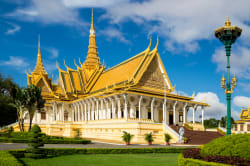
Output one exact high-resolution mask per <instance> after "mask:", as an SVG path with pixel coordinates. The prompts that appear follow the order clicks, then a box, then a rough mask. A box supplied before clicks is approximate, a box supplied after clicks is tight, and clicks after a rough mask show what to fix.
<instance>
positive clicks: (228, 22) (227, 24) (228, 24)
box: [225, 16, 231, 26]
mask: <svg viewBox="0 0 250 166" xmlns="http://www.w3.org/2000/svg"><path fill="white" fill-rule="evenodd" d="M225 25H226V26H230V25H231V22H230V21H229V17H228V16H227V21H226V22H225Z"/></svg>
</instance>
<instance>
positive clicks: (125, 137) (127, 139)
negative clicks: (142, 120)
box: [122, 131, 134, 145]
mask: <svg viewBox="0 0 250 166" xmlns="http://www.w3.org/2000/svg"><path fill="white" fill-rule="evenodd" d="M133 137H134V135H132V134H130V133H128V132H126V131H123V135H122V139H123V141H124V142H126V145H130V141H131V139H132V138H133Z"/></svg>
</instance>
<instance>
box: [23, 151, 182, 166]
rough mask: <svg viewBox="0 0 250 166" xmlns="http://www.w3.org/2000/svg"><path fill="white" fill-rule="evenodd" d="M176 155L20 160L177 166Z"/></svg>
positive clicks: (55, 165) (60, 165) (48, 165)
mask: <svg viewBox="0 0 250 166" xmlns="http://www.w3.org/2000/svg"><path fill="white" fill-rule="evenodd" d="M178 155H179V153H151V154H90V155H67V156H59V157H54V158H48V159H36V160H35V159H28V158H21V160H22V161H23V162H24V163H25V165H27V166H64V165H65V166H66V165H67V166H68V165H70V166H82V165H84V166H117V165H119V166H162V165H168V166H177V165H178V161H177V158H178Z"/></svg>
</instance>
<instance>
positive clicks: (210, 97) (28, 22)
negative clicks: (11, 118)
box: [0, 0, 250, 119]
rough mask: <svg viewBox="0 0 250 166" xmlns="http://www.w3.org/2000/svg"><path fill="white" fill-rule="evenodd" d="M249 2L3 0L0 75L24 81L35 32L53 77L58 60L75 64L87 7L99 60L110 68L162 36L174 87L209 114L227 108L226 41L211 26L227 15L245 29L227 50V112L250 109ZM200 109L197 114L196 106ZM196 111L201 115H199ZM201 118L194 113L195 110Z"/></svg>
mask: <svg viewBox="0 0 250 166" xmlns="http://www.w3.org/2000/svg"><path fill="white" fill-rule="evenodd" d="M249 6H250V2H249V1H247V0H242V1H240V3H239V2H238V1H233V0H221V1H218V0H210V1H200V0H192V1H188V2H187V1H184V0H177V1H171V0H146V1H142V0H140V1H129V0H102V1H98V0H84V1H81V0H0V72H1V73H3V75H4V76H11V77H12V78H14V81H15V82H17V83H18V84H20V85H21V86H26V75H25V70H27V71H29V69H30V70H31V71H32V70H34V66H35V63H36V55H37V40H38V34H39V33H40V35H41V51H42V57H43V61H44V64H45V68H46V70H47V72H48V73H51V75H53V78H54V82H56V80H57V78H58V71H57V68H56V61H58V63H59V65H60V67H61V68H63V69H65V68H64V65H63V61H64V60H65V61H66V64H67V65H68V66H70V67H71V68H75V65H74V59H76V62H78V61H79V60H78V59H79V57H80V59H81V61H82V62H83V61H84V60H85V57H86V55H87V49H88V35H89V28H90V19H91V8H94V24H95V29H96V35H97V46H98V52H99V56H100V58H101V62H103V60H104V62H105V64H106V66H107V67H112V66H114V65H116V64H118V63H120V62H122V61H124V60H126V59H128V58H130V57H132V56H134V55H136V54H138V53H140V52H141V51H143V50H144V49H146V47H147V46H148V44H149V39H150V36H152V40H153V41H152V49H153V47H154V46H155V44H156V38H157V35H158V36H159V47H158V51H159V53H160V55H161V58H162V61H163V63H164V65H165V68H166V71H167V73H168V75H169V78H170V81H171V83H172V84H173V85H175V84H176V92H175V93H179V94H182V95H187V96H191V95H192V94H193V92H195V94H196V95H195V100H197V101H202V100H203V98H204V97H205V98H206V102H207V103H209V104H210V105H211V107H210V108H208V109H207V111H206V112H205V116H206V118H210V117H215V118H220V117H221V116H222V115H225V113H226V105H225V103H226V102H225V94H224V91H223V90H222V89H221V87H220V79H221V77H222V74H225V69H226V57H225V51H224V48H223V45H222V44H221V43H220V42H219V41H218V40H217V39H216V38H215V37H214V30H215V29H216V28H218V27H220V26H222V25H224V22H225V20H226V16H229V17H230V21H231V23H232V24H234V25H237V26H239V27H241V28H242V29H243V32H242V36H241V37H240V38H239V39H238V40H237V42H236V43H235V44H234V45H233V47H232V56H231V67H232V68H231V69H232V74H233V73H235V74H236V75H237V77H238V85H237V87H236V88H235V90H234V93H233V98H232V103H233V105H232V107H233V111H232V115H233V116H234V118H236V119H238V116H239V112H240V109H241V108H242V107H248V106H250V95H249V92H250V82H249V80H250V42H249V37H250V24H249V23H250V11H249V8H248V7H249ZM198 112H199V111H198ZM198 114H199V113H198ZM197 116H198V115H197Z"/></svg>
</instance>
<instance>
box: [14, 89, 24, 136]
mask: <svg viewBox="0 0 250 166" xmlns="http://www.w3.org/2000/svg"><path fill="white" fill-rule="evenodd" d="M26 97H27V96H26V93H25V89H24V88H19V87H15V88H13V92H12V98H13V106H14V107H15V108H16V110H17V119H18V124H19V129H20V131H22V132H24V112H25V110H26V109H25V103H26V100H27V99H26Z"/></svg>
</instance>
